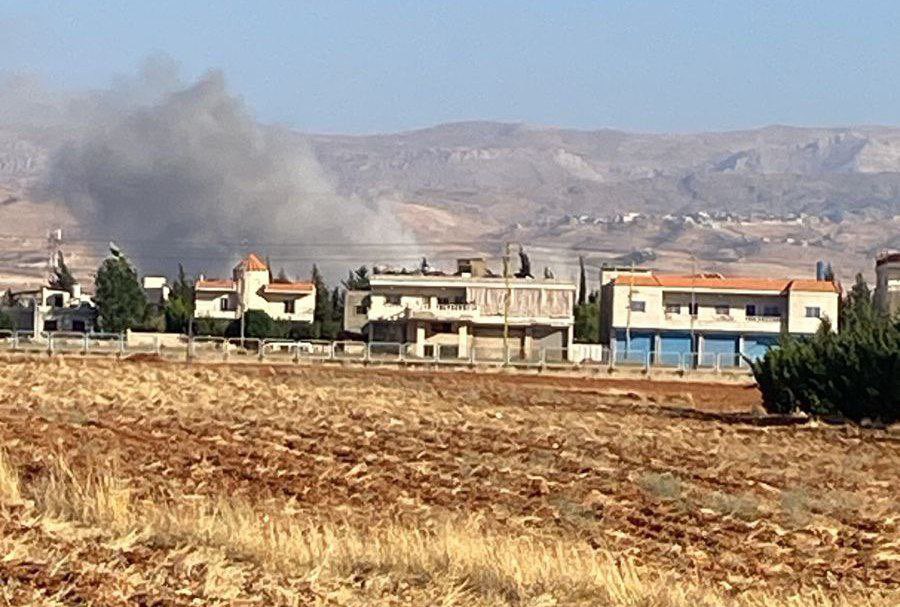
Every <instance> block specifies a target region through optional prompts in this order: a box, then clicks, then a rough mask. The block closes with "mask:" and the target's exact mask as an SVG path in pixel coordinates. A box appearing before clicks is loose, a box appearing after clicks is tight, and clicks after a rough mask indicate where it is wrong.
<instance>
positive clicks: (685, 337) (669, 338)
mask: <svg viewBox="0 0 900 607" xmlns="http://www.w3.org/2000/svg"><path fill="white" fill-rule="evenodd" d="M691 349H692V348H691V334H690V333H663V334H661V335H660V337H659V352H658V353H657V356H656V362H657V364H661V365H677V364H680V363H681V361H683V360H689V359H688V357H687V356H686V355H687V354H690V352H691Z"/></svg>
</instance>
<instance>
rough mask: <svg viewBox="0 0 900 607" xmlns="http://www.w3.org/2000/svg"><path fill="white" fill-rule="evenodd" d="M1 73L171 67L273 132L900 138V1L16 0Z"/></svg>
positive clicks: (88, 83) (83, 75)
mask: <svg viewBox="0 0 900 607" xmlns="http://www.w3.org/2000/svg"><path fill="white" fill-rule="evenodd" d="M0 32H2V35H0V70H6V71H19V72H32V73H36V74H39V75H41V76H42V77H44V78H45V79H46V80H48V81H49V82H50V83H52V84H54V85H56V86H62V87H66V88H75V89H77V88H85V87H103V86H105V85H107V84H108V83H109V82H110V81H111V79H112V78H113V76H114V75H115V74H123V73H132V72H134V71H135V69H136V67H137V66H138V65H139V64H140V62H141V60H142V59H143V58H144V57H146V56H148V55H150V54H152V53H159V52H162V53H166V54H168V55H170V56H172V57H173V58H175V59H176V60H178V61H179V62H180V63H181V65H182V66H183V70H184V75H185V77H188V78H193V77H196V76H197V75H199V74H201V73H203V72H204V71H206V70H207V69H210V68H218V69H221V70H223V71H224V73H225V75H226V77H227V79H228V82H229V85H230V88H231V90H232V91H233V92H235V93H237V94H239V95H241V96H242V97H243V98H244V99H245V100H246V101H247V102H248V104H249V105H250V106H251V107H253V108H254V111H255V113H256V116H257V117H258V118H259V119H260V120H263V121H266V122H281V123H285V124H288V125H290V126H293V127H295V128H298V129H301V130H306V131H316V132H348V133H371V132H386V131H395V130H401V129H409V128H417V127H423V126H429V125H432V124H436V123H439V122H448V121H455V120H473V119H485V120H505V121H522V122H530V123H537V124H549V125H556V126H566V127H574V128H584V129H596V128H606V127H609V128H620V129H626V130H633V131H654V132H657V131H677V132H685V131H707V130H721V129H737V128H746V127H754V126H761V125H765V124H774V123H778V124H796V125H844V124H861V123H867V124H891V125H897V124H900V2H896V1H884V2H879V1H868V2H860V3H853V2H846V1H830V0H820V1H817V2H789V1H786V0H785V1H781V2H730V1H721V2H712V1H708V2H677V3H676V2H640V1H634V2H564V1H556V2H549V1H548V2H544V3H530V2H525V1H523V0H518V1H513V2H506V1H497V2H486V1H483V2H468V1H456V2H427V1H422V0H420V1H416V2H336V1H331V0H329V1H327V2H309V3H301V2H284V3H281V2H218V3H201V2H189V1H184V2H167V1H158V0H157V1H154V2H146V1H145V2H96V1H91V0H80V1H79V2H58V3H53V2H39V1H31V2H7V1H5V0H0Z"/></svg>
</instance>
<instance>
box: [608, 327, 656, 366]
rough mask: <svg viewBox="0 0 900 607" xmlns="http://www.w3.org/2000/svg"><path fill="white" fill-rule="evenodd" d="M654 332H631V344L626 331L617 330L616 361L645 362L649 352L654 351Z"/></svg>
mask: <svg viewBox="0 0 900 607" xmlns="http://www.w3.org/2000/svg"><path fill="white" fill-rule="evenodd" d="M654 338H655V336H654V335H653V333H640V332H637V331H632V332H631V342H630V344H629V342H628V340H627V339H626V337H625V331H618V332H616V362H629V363H643V362H645V361H646V360H647V353H648V352H652V351H653V342H654Z"/></svg>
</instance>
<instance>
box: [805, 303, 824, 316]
mask: <svg viewBox="0 0 900 607" xmlns="http://www.w3.org/2000/svg"><path fill="white" fill-rule="evenodd" d="M806 317H807V318H821V317H822V310H820V309H819V306H806Z"/></svg>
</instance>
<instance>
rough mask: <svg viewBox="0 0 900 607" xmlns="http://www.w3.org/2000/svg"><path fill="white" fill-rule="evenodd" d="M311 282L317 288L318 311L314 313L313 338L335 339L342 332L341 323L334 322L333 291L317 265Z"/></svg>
mask: <svg viewBox="0 0 900 607" xmlns="http://www.w3.org/2000/svg"><path fill="white" fill-rule="evenodd" d="M310 281H311V282H312V283H313V284H314V285H315V286H316V310H315V312H314V313H313V326H312V336H313V337H314V338H318V339H335V338H336V337H337V336H338V335H339V334H340V332H341V323H340V321H337V322H335V320H334V306H333V304H332V299H331V291H330V290H329V288H328V285H327V284H326V283H325V278H324V277H323V276H322V273H321V272H319V268H318V267H317V266H315V265H313V267H312V276H311V278H310Z"/></svg>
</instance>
